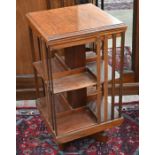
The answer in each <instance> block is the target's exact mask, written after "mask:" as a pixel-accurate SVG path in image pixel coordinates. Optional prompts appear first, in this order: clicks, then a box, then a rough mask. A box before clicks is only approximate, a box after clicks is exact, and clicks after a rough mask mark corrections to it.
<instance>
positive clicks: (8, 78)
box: [0, 0, 155, 155]
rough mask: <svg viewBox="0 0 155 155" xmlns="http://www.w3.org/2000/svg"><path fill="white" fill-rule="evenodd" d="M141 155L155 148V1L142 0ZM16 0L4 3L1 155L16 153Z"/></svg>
mask: <svg viewBox="0 0 155 155" xmlns="http://www.w3.org/2000/svg"><path fill="white" fill-rule="evenodd" d="M139 3H140V5H139V8H140V15H139V17H140V35H139V39H140V51H139V53H140V88H139V90H140V104H139V105H140V107H139V109H140V149H139V150H140V155H153V154H154V148H155V142H154V139H155V1H153V0H152V1H151V0H150V1H146V0H140V2H139ZM15 119H16V1H15V0H10V1H5V0H3V1H1V2H0V143H1V144H0V154H1V155H15V154H16V120H15Z"/></svg>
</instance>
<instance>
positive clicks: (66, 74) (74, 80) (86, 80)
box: [33, 60, 120, 94]
mask: <svg viewBox="0 0 155 155" xmlns="http://www.w3.org/2000/svg"><path fill="white" fill-rule="evenodd" d="M100 63H101V83H104V61H103V60H102V61H101V62H100ZM33 65H34V67H35V69H36V70H37V73H38V74H39V76H41V78H43V80H44V82H45V83H47V81H48V78H47V77H46V76H45V71H44V68H43V63H42V62H41V61H37V62H34V63H33ZM52 78H53V93H54V94H57V93H62V92H66V91H72V90H77V89H81V88H86V87H90V86H94V85H96V84H97V70H96V62H95V61H94V62H90V63H87V65H86V68H85V67H81V68H76V69H69V70H64V71H60V72H55V73H53V77H52ZM119 78H120V74H119V72H117V71H115V79H119ZM111 80H112V67H111V66H110V65H108V81H111Z"/></svg>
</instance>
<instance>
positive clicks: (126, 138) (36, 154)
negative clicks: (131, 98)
mask: <svg viewBox="0 0 155 155" xmlns="http://www.w3.org/2000/svg"><path fill="white" fill-rule="evenodd" d="M123 107H124V108H123V109H124V110H123V115H124V118H125V120H124V122H123V124H122V125H121V126H119V127H115V128H112V129H110V130H107V131H106V134H107V135H108V137H109V139H108V141H107V142H106V143H103V142H98V141H96V140H95V139H93V138H83V139H81V140H76V141H73V142H71V143H68V144H67V146H66V147H65V148H64V150H63V151H61V150H59V148H58V146H57V145H56V143H55V142H54V139H53V138H52V136H51V135H50V134H49V132H48V131H47V128H46V127H45V124H44V122H43V120H42V118H41V117H40V114H39V112H38V110H37V109H35V108H34V107H33V108H32V109H31V108H27V109H22V108H19V109H18V108H17V117H16V118H17V129H16V134H17V138H16V142H17V155H138V146H139V125H138V122H139V110H138V103H137V102H135V103H131V106H130V104H125V105H124V106H123Z"/></svg>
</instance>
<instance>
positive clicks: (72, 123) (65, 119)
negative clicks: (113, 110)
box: [57, 107, 97, 136]
mask: <svg viewBox="0 0 155 155" xmlns="http://www.w3.org/2000/svg"><path fill="white" fill-rule="evenodd" d="M96 122H97V121H96V117H95V116H94V115H93V113H91V111H90V110H89V109H88V108H87V107H82V108H79V109H75V110H71V111H69V112H64V113H62V114H60V115H58V117H57V125H58V136H59V135H65V134H67V133H69V132H74V131H77V130H80V129H82V128H86V127H89V126H92V125H95V124H96Z"/></svg>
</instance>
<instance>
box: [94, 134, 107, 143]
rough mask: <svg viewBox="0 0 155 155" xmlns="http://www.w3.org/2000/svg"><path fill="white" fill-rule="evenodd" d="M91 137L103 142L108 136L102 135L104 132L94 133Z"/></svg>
mask: <svg viewBox="0 0 155 155" xmlns="http://www.w3.org/2000/svg"><path fill="white" fill-rule="evenodd" d="M91 137H92V138H94V139H95V140H96V141H99V142H104V143H105V142H107V141H108V136H106V135H104V132H102V133H97V134H94V135H92V136H91Z"/></svg>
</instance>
